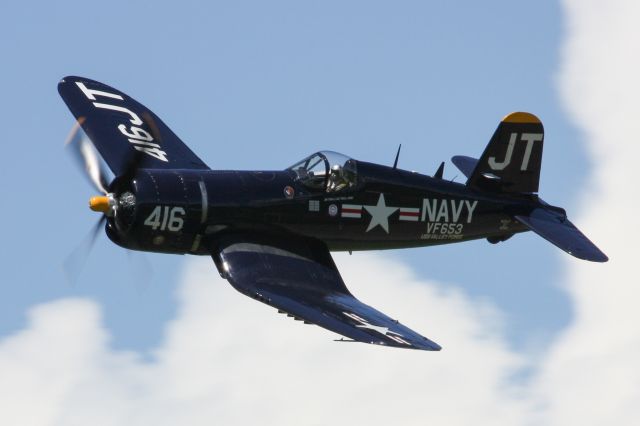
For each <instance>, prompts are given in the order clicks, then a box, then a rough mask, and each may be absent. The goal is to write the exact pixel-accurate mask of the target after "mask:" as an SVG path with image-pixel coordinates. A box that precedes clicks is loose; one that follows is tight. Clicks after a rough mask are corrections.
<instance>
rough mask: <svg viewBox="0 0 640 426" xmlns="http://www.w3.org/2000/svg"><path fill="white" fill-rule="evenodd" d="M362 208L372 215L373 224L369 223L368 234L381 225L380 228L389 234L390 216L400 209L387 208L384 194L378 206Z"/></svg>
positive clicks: (381, 195) (379, 199)
mask: <svg viewBox="0 0 640 426" xmlns="http://www.w3.org/2000/svg"><path fill="white" fill-rule="evenodd" d="M362 207H364V209H365V210H366V211H367V212H369V214H370V215H371V222H369V227H368V228H367V232H369V231H371V230H372V229H373V228H375V227H376V226H378V225H380V227H381V228H382V229H384V231H385V232H386V233H387V234H388V233H389V216H391V215H392V214H393V213H394V212H395V211H396V210H398V207H387V205H386V204H385V201H384V194H382V193H381V194H380V197H379V198H378V204H376V205H375V206H362Z"/></svg>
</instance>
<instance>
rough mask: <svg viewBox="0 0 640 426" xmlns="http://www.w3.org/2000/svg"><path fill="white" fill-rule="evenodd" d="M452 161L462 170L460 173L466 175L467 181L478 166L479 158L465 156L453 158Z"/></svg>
mask: <svg viewBox="0 0 640 426" xmlns="http://www.w3.org/2000/svg"><path fill="white" fill-rule="evenodd" d="M451 161H452V162H453V164H455V166H456V167H457V168H458V169H460V171H461V172H462V173H463V174H464V175H465V177H466V178H467V179H468V178H469V176H471V175H472V174H473V171H474V170H475V168H476V166H477V165H478V159H477V158H471V157H467V156H465V155H456V156H455V157H453V158H451Z"/></svg>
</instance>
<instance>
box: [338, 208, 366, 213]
mask: <svg viewBox="0 0 640 426" xmlns="http://www.w3.org/2000/svg"><path fill="white" fill-rule="evenodd" d="M342 213H362V209H345V208H344V207H343V208H342Z"/></svg>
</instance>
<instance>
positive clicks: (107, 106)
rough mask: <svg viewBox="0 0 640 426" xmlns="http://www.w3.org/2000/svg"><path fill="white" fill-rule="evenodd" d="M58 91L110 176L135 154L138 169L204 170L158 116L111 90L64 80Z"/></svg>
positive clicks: (80, 79) (121, 170)
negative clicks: (109, 171)
mask: <svg viewBox="0 0 640 426" xmlns="http://www.w3.org/2000/svg"><path fill="white" fill-rule="evenodd" d="M58 92H59V93H60V96H61V97H62V99H63V100H64V102H65V103H66V104H67V106H68V107H69V110H71V113H72V114H73V115H74V116H75V117H76V119H77V120H78V122H79V123H80V124H81V125H82V129H83V130H84V131H85V133H86V134H87V136H89V138H90V139H91V141H92V142H93V144H94V145H95V147H96V149H97V150H98V152H100V155H101V156H102V158H103V159H104V160H105V162H106V163H107V165H108V166H109V168H110V169H111V170H112V171H113V173H114V175H116V176H120V175H122V174H123V173H124V172H125V170H127V166H128V164H129V162H130V161H131V160H132V157H133V156H134V155H137V153H138V152H139V153H141V163H140V165H139V167H140V168H154V169H208V168H209V167H207V165H206V164H205V163H204V162H203V161H202V160H200V158H198V156H197V155H196V154H194V153H193V151H191V150H190V149H189V148H188V147H187V146H186V145H185V144H184V143H183V142H182V141H181V140H180V139H179V138H178V136H176V134H175V133H173V132H172V131H171V129H169V127H167V125H166V124H164V123H163V122H162V120H160V118H158V116H156V115H155V114H154V113H153V112H151V111H150V110H149V109H147V108H146V107H145V106H144V105H142V104H140V103H138V102H137V101H136V100H134V99H133V98H131V97H129V96H127V95H126V94H124V93H122V92H120V91H118V90H116V89H114V88H113V87H109V86H107V85H106V84H102V83H100V82H97V81H94V80H90V79H88V78H83V77H73V76H69V77H65V78H64V79H63V80H62V81H60V83H59V84H58Z"/></svg>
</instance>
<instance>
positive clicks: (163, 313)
mask: <svg viewBox="0 0 640 426" xmlns="http://www.w3.org/2000/svg"><path fill="white" fill-rule="evenodd" d="M3 7H4V8H5V11H4V12H5V13H2V18H0V24H1V25H0V27H1V28H0V33H1V34H0V35H1V37H0V39H1V40H2V41H0V43H1V44H0V46H1V52H2V57H3V58H4V61H3V62H4V63H5V67H4V70H3V75H4V79H3V80H4V81H3V83H2V85H3V94H4V96H3V97H4V102H2V104H0V105H1V106H0V108H2V116H3V117H4V121H5V123H11V124H10V125H8V126H6V127H5V140H6V141H7V142H9V141H12V142H11V143H6V144H5V149H6V150H8V152H7V151H5V155H6V157H5V158H11V159H12V160H11V161H9V162H7V164H6V165H5V167H3V168H2V183H1V185H2V193H3V194H4V195H5V197H7V196H9V197H10V199H11V203H8V204H6V205H7V206H9V205H11V206H20V207H11V208H5V209H3V211H2V213H1V214H2V216H3V218H2V221H1V222H2V224H3V225H2V226H3V228H5V229H4V235H5V238H4V239H5V241H10V242H11V244H5V246H4V247H3V251H4V252H5V253H4V255H3V256H2V258H3V259H4V260H3V264H4V267H3V270H4V274H5V279H3V281H4V283H5V285H4V286H3V287H5V291H6V293H5V297H4V298H2V300H0V333H2V334H6V333H10V332H11V331H14V330H15V329H16V328H17V327H20V326H21V325H23V324H24V312H25V309H26V308H27V307H28V306H30V305H32V304H34V303H37V302H42V301H45V300H50V299H53V298H57V297H62V296H67V295H81V296H90V297H93V298H96V299H97V300H99V301H100V303H101V304H103V305H104V306H105V309H106V321H107V324H108V325H109V327H110V328H111V329H112V330H113V332H114V339H115V342H114V343H115V345H117V346H124V347H133V348H146V347H149V345H153V344H154V343H157V340H158V338H159V336H160V330H161V326H162V324H163V322H164V321H166V320H167V319H168V318H170V317H171V316H172V315H173V314H174V309H175V306H174V305H175V301H174V296H173V294H174V291H173V290H174V287H175V281H176V279H177V276H178V275H177V274H178V272H179V271H180V269H181V268H183V267H184V263H183V260H182V258H181V257H173V256H166V255H155V254H154V255H146V258H147V259H148V261H149V263H150V264H151V265H152V268H153V271H154V275H153V278H152V279H151V280H150V282H149V283H147V284H148V285H135V283H134V282H133V280H134V277H135V276H136V274H138V275H139V272H136V269H135V267H132V266H131V262H130V259H132V260H133V262H136V261H139V257H137V256H131V257H130V259H129V258H127V255H126V254H125V253H124V252H123V250H121V249H120V248H118V247H116V246H114V245H112V244H111V243H110V242H109V241H108V240H106V239H105V238H102V239H101V240H99V242H98V244H96V247H95V250H94V252H93V253H92V254H91V256H90V258H89V260H88V262H87V264H86V267H85V269H84V270H83V272H82V273H81V275H80V277H79V280H78V282H77V283H76V284H75V286H73V287H70V286H69V284H68V283H67V281H66V280H65V277H64V274H63V273H62V269H61V264H62V262H63V260H64V258H65V256H66V255H67V254H68V253H69V252H70V251H72V250H73V248H74V247H75V246H76V245H78V244H79V243H80V242H81V240H82V238H83V237H84V235H85V233H86V232H88V230H89V228H90V226H91V224H92V223H93V222H94V221H95V220H97V217H96V215H94V214H92V213H91V212H90V211H89V210H88V209H87V208H86V200H87V199H88V197H89V196H91V195H92V192H91V188H90V186H89V185H87V184H86V182H85V181H84V180H83V178H82V175H81V174H80V172H79V171H78V170H76V169H75V168H74V165H73V163H72V161H71V159H70V158H68V157H69V156H68V153H66V152H64V150H63V148H62V144H63V141H64V139H65V137H66V134H67V132H68V131H69V129H70V127H71V125H72V123H73V118H72V116H71V114H70V113H69V111H68V110H67V109H66V107H65V105H64V103H63V102H62V101H61V99H60V98H59V97H58V95H57V92H56V83H57V81H58V79H60V78H61V77H63V76H64V75H69V74H75V75H83V76H87V77H90V78H93V79H97V80H101V81H104V82H105V83H107V84H110V85H113V86H115V87H118V88H120V89H121V90H123V91H125V92H126V93H128V94H130V95H131V96H133V97H135V98H136V99H138V100H140V101H141V102H143V103H145V104H146V105H147V106H149V107H150V108H151V109H153V110H154V111H155V112H156V113H157V114H158V115H160V116H161V117H162V118H163V119H164V121H165V122H167V124H169V126H171V127H172V128H173V129H174V131H175V132H176V133H177V134H179V135H180V136H181V138H182V139H183V140H185V141H187V143H188V144H189V145H190V146H191V147H192V149H193V150H194V151H195V152H197V153H198V154H199V155H200V157H201V158H203V159H204V160H205V161H206V162H207V163H208V164H209V165H210V166H211V167H214V168H226V169H280V168H284V167H286V166H288V165H289V164H291V163H293V162H294V161H296V160H297V159H299V158H302V157H303V156H305V155H307V154H308V153H311V152H313V151H315V150H319V149H333V150H337V151H339V152H344V153H346V154H348V155H351V156H353V157H355V158H360V159H363V160H367V161H373V162H380V163H391V162H392V161H393V156H394V154H395V150H396V148H397V144H398V143H402V144H403V152H402V155H401V158H400V165H401V167H403V168H406V169H410V170H417V171H420V172H424V173H433V172H434V171H435V169H436V168H437V166H438V164H439V162H440V161H442V160H447V161H448V160H449V158H450V157H451V156H452V155H456V154H465V155H472V156H474V155H475V156H477V155H479V154H480V153H481V152H482V150H483V149H484V146H485V144H486V143H487V141H488V139H489V138H490V136H491V134H492V132H493V130H494V129H495V127H496V125H497V123H498V121H499V119H500V118H501V117H502V116H503V115H505V114H506V113H508V112H510V111H513V110H528V111H532V112H534V113H536V114H538V115H539V116H540V117H541V118H542V120H543V121H544V123H545V127H546V132H547V143H546V146H545V156H544V166H543V174H542V184H541V188H542V190H541V193H542V194H544V197H545V198H546V199H548V201H550V202H552V203H553V202H555V203H556V204H561V205H563V206H565V207H567V208H571V207H572V205H573V202H574V199H575V198H574V197H576V195H577V194H576V191H575V190H574V188H573V186H574V185H575V184H576V183H577V182H578V181H579V180H580V177H581V174H582V173H583V172H582V171H583V169H584V167H585V166H586V164H585V161H584V158H583V157H584V154H583V153H581V152H580V149H579V145H578V143H577V142H576V139H578V138H579V135H577V134H576V132H575V130H574V129H572V128H571V126H570V125H569V123H568V122H567V119H566V117H565V116H564V114H563V112H562V109H561V108H560V107H559V106H558V99H557V94H556V90H555V86H554V85H555V78H554V76H555V71H556V67H557V61H558V42H559V38H560V36H561V28H560V15H559V12H560V11H559V7H558V5H556V4H554V3H552V2H548V3H547V2H545V3H544V4H543V5H536V6H535V7H533V6H532V5H527V4H524V3H522V4H518V5H514V4H511V2H500V1H498V2H488V3H487V2H483V3H482V5H480V4H476V3H469V4H467V5H464V6H461V5H459V4H453V3H444V2H431V3H425V2H407V3H404V4H402V5H391V4H389V3H388V2H349V3H347V4H345V3H343V2H329V3H319V2H275V3H273V2H270V3H268V4H267V3H264V2H234V3H233V4H223V3H209V2H187V3H185V4H184V5H183V6H180V7H179V8H176V7H168V6H166V5H157V4H156V3H153V2H126V3H122V4H120V5H119V6H117V5H115V4H114V5H112V6H109V7H108V8H95V7H87V6H86V3H84V2H65V3H63V4H57V3H56V4H53V3H51V4H50V3H44V4H39V5H34V4H29V3H13V4H12V5H11V6H6V5H5V6H3ZM6 9H8V10H6ZM530 22H538V23H540V25H537V26H538V27H541V28H542V29H543V31H539V30H536V31H533V29H532V28H531V25H530V24H529V23H530ZM568 158H571V159H572V160H571V161H569V162H567V161H566V159H568ZM445 174H446V176H447V177H448V178H454V177H456V176H457V179H458V180H460V179H462V178H461V175H460V173H459V172H458V171H457V170H455V168H454V166H453V165H452V164H451V163H450V162H448V163H447V167H446V169H445ZM573 210H574V211H575V209H573ZM570 211H571V210H570ZM25 237H26V238H25ZM388 255H389V256H392V257H395V258H399V259H403V260H406V261H407V262H409V263H410V264H411V265H413V266H414V267H415V268H416V269H417V270H418V271H419V272H420V273H421V274H424V276H425V277H428V278H432V279H437V280H440V281H445V282H450V283H452V284H453V285H458V286H462V287H463V288H465V290H466V291H468V292H469V293H470V294H472V295H474V296H478V297H487V298H490V299H491V300H492V301H494V302H495V303H497V304H498V306H499V307H500V308H501V309H502V310H504V311H505V313H506V314H507V315H508V317H509V318H508V319H509V325H508V334H509V335H510V336H511V337H512V342H513V343H514V344H515V345H520V346H521V345H525V344H526V343H527V342H528V340H529V339H530V338H531V337H532V336H533V337H536V338H538V337H541V336H546V337H548V335H549V333H553V331H554V330H556V329H557V328H558V327H560V326H562V325H563V324H565V323H566V321H567V317H568V314H569V312H568V311H569V307H568V304H567V302H566V298H565V296H563V294H562V293H561V292H560V291H558V289H557V288H556V287H555V282H554V275H555V274H556V273H557V253H556V252H555V250H554V248H553V247H550V246H548V245H547V244H545V243H544V242H542V241H541V240H538V239H537V238H535V237H533V236H529V235H527V236H519V237H517V238H514V239H513V240H512V241H509V242H508V243H507V244H504V245H499V246H496V247H494V246H490V245H489V244H487V243H486V242H483V241H481V242H474V243H470V244H467V245H454V246H450V247H436V248H428V249H418V250H404V251H397V252H389V253H388ZM532 268H535V270H536V271H537V273H536V274H535V275H534V274H530V273H522V271H531V270H532ZM132 269H133V271H132ZM211 273H212V275H213V274H215V271H214V270H213V266H212V270H211ZM6 296H9V297H6ZM247 302H248V303H250V301H247Z"/></svg>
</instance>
